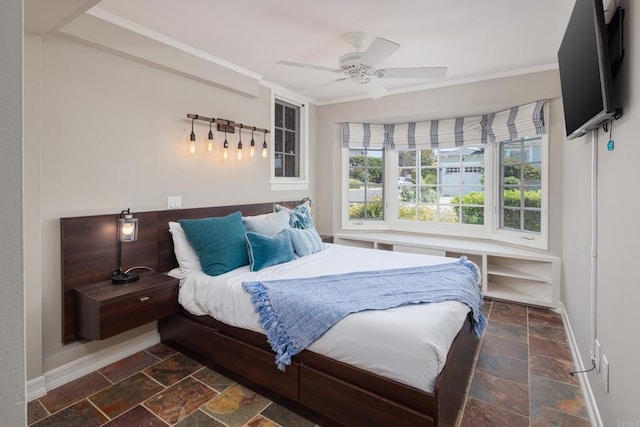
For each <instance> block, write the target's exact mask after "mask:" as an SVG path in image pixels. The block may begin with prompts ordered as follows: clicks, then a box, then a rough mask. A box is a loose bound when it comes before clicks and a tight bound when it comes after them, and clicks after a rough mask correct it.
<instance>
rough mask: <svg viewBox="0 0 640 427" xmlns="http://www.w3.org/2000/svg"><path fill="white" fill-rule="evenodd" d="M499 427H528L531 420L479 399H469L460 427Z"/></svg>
mask: <svg viewBox="0 0 640 427" xmlns="http://www.w3.org/2000/svg"><path fill="white" fill-rule="evenodd" d="M497 426H509V427H528V426H529V418H528V417H525V416H522V415H519V414H516V413H515V412H511V411H508V410H506V409H503V408H499V407H497V406H493V405H490V404H488V403H486V402H482V401H480V400H477V399H473V398H469V399H467V403H466V405H465V408H464V413H463V415H462V421H461V423H460V427H497Z"/></svg>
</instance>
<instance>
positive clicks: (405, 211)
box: [398, 203, 416, 221]
mask: <svg viewBox="0 0 640 427" xmlns="http://www.w3.org/2000/svg"><path fill="white" fill-rule="evenodd" d="M398 219H405V220H410V221H414V220H415V219H416V205H415V204H412V205H407V204H403V203H401V204H399V205H398Z"/></svg>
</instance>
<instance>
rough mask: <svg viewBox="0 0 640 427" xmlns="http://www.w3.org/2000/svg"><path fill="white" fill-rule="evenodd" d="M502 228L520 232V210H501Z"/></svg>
mask: <svg viewBox="0 0 640 427" xmlns="http://www.w3.org/2000/svg"><path fill="white" fill-rule="evenodd" d="M502 215H503V216H502V227H503V228H513V229H516V230H520V229H521V227H520V209H503V210H502Z"/></svg>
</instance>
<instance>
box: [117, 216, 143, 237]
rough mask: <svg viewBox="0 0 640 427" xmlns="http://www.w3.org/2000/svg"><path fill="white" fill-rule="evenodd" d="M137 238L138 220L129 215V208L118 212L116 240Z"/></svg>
mask: <svg viewBox="0 0 640 427" xmlns="http://www.w3.org/2000/svg"><path fill="white" fill-rule="evenodd" d="M137 238H138V220H137V219H136V218H134V217H133V215H131V213H130V212H129V209H127V210H126V211H122V212H121V213H120V219H119V220H118V240H119V241H121V242H133V241H135V240H136V239H137Z"/></svg>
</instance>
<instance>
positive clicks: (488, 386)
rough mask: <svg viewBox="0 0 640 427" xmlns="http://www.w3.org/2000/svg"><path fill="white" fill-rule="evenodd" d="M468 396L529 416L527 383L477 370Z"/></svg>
mask: <svg viewBox="0 0 640 427" xmlns="http://www.w3.org/2000/svg"><path fill="white" fill-rule="evenodd" d="M468 396H469V397H471V398H475V399H477V400H481V401H483V402H485V403H489V404H492V405H495V406H498V407H500V408H502V409H507V410H510V411H512V412H515V413H517V414H520V415H523V416H525V417H528V416H529V387H528V386H527V385H525V384H520V383H516V382H514V381H509V380H505V379H502V378H498V377H496V376H494V375H490V374H485V373H483V372H479V371H476V372H475V373H474V374H473V380H472V382H471V387H470V388H469V394H468Z"/></svg>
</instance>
